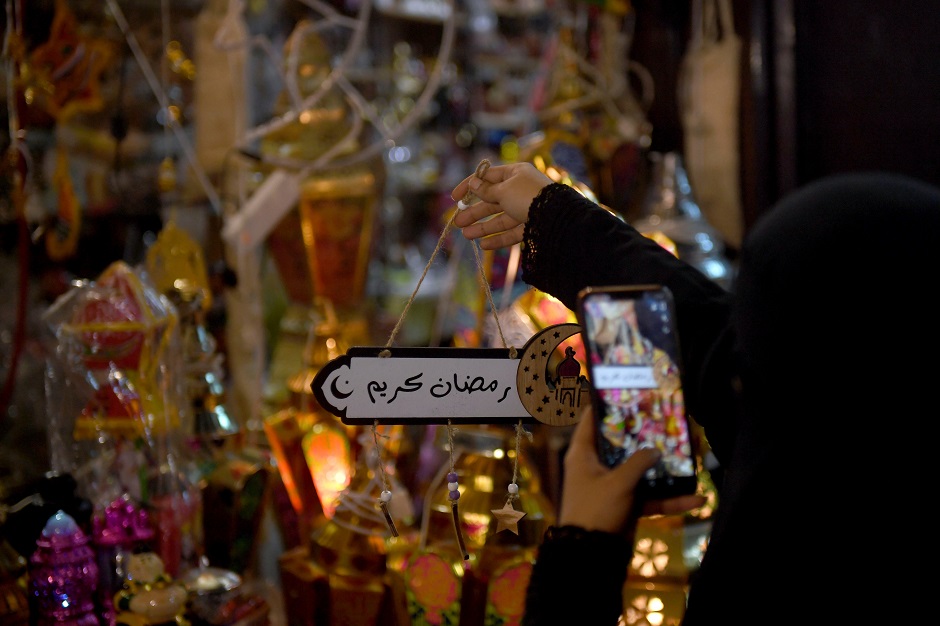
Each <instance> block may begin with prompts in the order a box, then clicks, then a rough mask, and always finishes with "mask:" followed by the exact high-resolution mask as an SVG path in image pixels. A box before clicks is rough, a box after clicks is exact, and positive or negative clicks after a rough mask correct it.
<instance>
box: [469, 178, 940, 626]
mask: <svg viewBox="0 0 940 626" xmlns="http://www.w3.org/2000/svg"><path fill="white" fill-rule="evenodd" d="M468 192H472V193H473V195H474V196H476V198H478V199H479V201H478V202H475V203H473V204H471V205H470V206H469V207H467V208H465V209H463V210H460V211H458V214H457V215H456V216H455V219H454V223H455V225H456V226H458V227H460V228H462V229H463V234H464V235H465V236H466V237H467V238H469V239H476V240H479V243H480V245H481V247H482V248H483V249H486V250H492V249H496V248H502V247H507V246H511V245H514V244H516V243H522V244H523V262H522V267H523V279H524V280H525V281H526V282H527V283H529V284H530V285H532V286H534V287H537V288H539V289H541V290H543V291H545V292H547V293H550V294H552V295H554V296H556V297H557V298H559V299H560V300H561V301H562V302H563V303H564V304H565V305H566V306H568V307H569V308H572V309H573V308H574V306H575V298H576V295H577V293H578V291H579V290H580V289H582V288H583V287H586V286H590V285H617V284H640V283H660V284H664V285H666V286H667V287H669V288H670V289H671V290H672V292H673V296H674V298H675V302H676V317H677V320H678V324H679V337H680V346H681V349H682V360H683V363H684V365H685V373H684V377H683V383H684V387H685V394H686V395H685V398H686V403H687V407H688V410H689V414H690V415H691V416H692V418H693V419H695V420H696V421H697V422H698V423H699V424H701V425H702V426H703V427H704V430H705V433H706V436H707V438H708V442H709V445H710V446H711V448H712V450H713V452H714V453H715V455H716V456H717V458H718V459H719V461H720V462H721V465H722V469H723V481H722V484H721V486H720V490H719V504H718V508H717V511H716V514H715V517H714V523H713V527H712V532H711V538H710V542H709V546H708V548H707V550H706V552H705V556H704V558H703V561H702V564H701V567H700V568H699V570H698V571H697V572H696V573H695V574H694V575H693V577H692V579H691V581H690V592H689V598H688V606H687V611H686V614H685V618H684V624H685V625H686V626H690V625H698V624H707V625H712V624H776V623H835V622H839V623H845V620H847V619H851V620H852V621H853V623H876V622H877V623H882V622H883V620H885V619H887V620H888V621H890V622H892V623H898V621H899V618H901V619H904V618H905V616H906V618H908V619H910V620H915V619H922V618H923V615H925V613H924V611H925V609H924V608H923V604H922V603H921V602H920V597H919V596H918V595H917V594H918V593H919V592H920V591H921V590H923V593H925V594H926V593H928V592H927V590H928V589H931V591H930V593H931V594H932V585H931V586H929V587H928V586H926V583H927V580H926V578H925V577H923V576H922V575H921V574H919V572H920V571H922V570H923V566H924V564H925V562H932V559H931V558H928V557H927V555H928V554H930V555H932V554H935V552H936V551H935V550H933V549H932V548H931V549H930V550H929V552H928V551H927V550H928V549H927V546H928V545H932V543H931V539H930V537H929V533H928V532H927V529H930V528H933V526H934V524H933V518H932V516H930V514H929V513H928V512H927V510H926V509H929V508H931V507H920V506H912V505H913V504H914V503H918V502H922V501H923V500H924V499H925V495H926V494H927V493H929V490H930V489H931V488H932V487H933V485H934V484H935V482H936V478H935V477H936V475H937V465H938V464H937V462H936V460H935V459H937V458H938V455H937V452H936V449H937V444H936V438H935V436H934V435H933V432H934V426H933V424H934V422H935V421H936V417H937V416H938V414H940V411H938V410H937V408H936V402H935V400H934V399H933V394H932V393H931V391H932V389H933V388H934V387H935V386H936V384H937V379H938V375H937V373H938V368H937V366H936V365H935V362H936V358H937V355H938V354H940V323H938V322H940V320H938V316H937V315H936V313H935V310H934V309H933V307H932V305H930V304H929V303H930V302H932V298H927V297H926V296H927V294H928V293H929V291H930V290H931V288H932V287H933V286H934V283H935V282H936V280H937V278H936V277H937V276H940V262H938V259H940V255H938V253H940V190H938V189H936V188H934V187H931V186H929V185H927V184H924V183H922V182H919V181H916V180H912V179H909V178H905V177H902V176H897V175H892V174H886V173H875V172H872V173H858V174H846V175H841V176H835V177H832V178H828V179H824V180H820V181H817V182H814V183H812V184H809V185H807V186H806V187H805V188H803V189H800V190H798V191H796V192H794V193H793V194H791V195H790V196H788V197H787V198H784V199H783V200H782V201H781V202H779V203H778V204H777V205H776V206H775V207H773V208H772V209H771V210H769V211H768V212H767V213H766V214H765V215H764V216H762V218H761V219H760V220H759V221H758V223H757V224H755V225H754V226H753V228H752V229H751V231H750V232H749V233H748V236H747V237H746V240H745V242H744V244H743V246H742V250H741V256H740V260H739V268H738V277H737V281H736V284H735V288H734V292H733V293H730V292H727V291H725V290H723V289H722V288H720V287H719V286H718V285H717V284H715V283H714V282H712V281H710V280H709V279H708V278H707V277H705V276H704V275H702V274H701V273H699V272H698V271H697V270H696V269H695V268H693V267H691V266H690V265H687V264H686V263H684V262H683V261H682V260H680V259H677V258H675V257H674V256H672V255H671V254H670V253H669V252H667V251H666V250H665V249H663V248H661V247H660V246H659V245H658V244H656V243H655V242H653V241H652V240H650V239H648V238H646V237H644V236H643V235H641V234H640V233H639V232H637V231H636V230H635V229H633V228H632V227H631V226H629V225H628V224H626V223H625V222H624V221H622V220H621V219H619V218H618V217H616V216H614V215H612V214H611V213H610V212H608V211H607V210H605V209H603V208H601V207H599V206H597V205H595V204H594V203H592V202H591V201H589V200H587V199H586V198H584V197H583V196H581V195H580V194H579V193H578V192H577V191H575V190H574V189H572V188H570V187H567V186H565V185H560V184H557V183H552V181H551V180H550V179H548V178H547V177H546V176H544V175H543V174H542V173H540V172H539V171H538V170H537V169H536V168H535V167H534V166H532V165H531V164H528V163H515V164H508V165H499V166H494V167H491V168H489V169H488V170H486V171H485V172H484V173H483V176H482V178H481V177H477V176H470V177H468V178H467V179H465V180H464V181H462V182H461V183H460V184H459V185H457V187H456V188H455V189H454V190H453V192H452V197H454V198H464V197H465V195H466V194H467V193H468ZM460 206H464V204H463V203H461V205H460ZM578 430H579V431H580V430H582V429H581V428H580V426H579V429H578ZM585 441H586V439H583V438H582V439H578V438H577V437H574V438H573V439H572V448H573V451H572V452H570V453H569V455H568V457H567V458H566V463H565V474H566V476H565V478H564V481H565V484H564V486H563V496H562V505H561V508H560V512H559V517H558V523H559V525H561V526H567V527H578V528H580V532H579V531H575V530H572V529H570V528H569V529H568V530H566V531H564V532H555V531H553V532H550V533H549V534H548V535H547V536H546V538H545V541H544V543H543V545H542V547H541V548H540V553H539V559H538V561H537V563H536V566H535V571H534V572H533V578H532V584H531V585H530V588H529V592H528V596H527V611H526V622H525V623H527V624H556V623H557V624H562V623H578V624H582V623H583V624H615V623H616V617H617V611H616V607H617V603H619V602H620V597H619V596H620V594H619V591H620V589H621V588H622V584H623V582H624V579H625V576H626V563H627V562H628V561H629V554H627V555H626V556H622V554H621V552H622V551H623V542H624V538H627V539H629V538H630V536H631V535H632V532H633V529H634V527H635V521H636V515H637V514H639V513H642V512H649V509H648V508H647V509H646V510H645V511H644V510H642V509H640V507H639V505H638V504H637V503H634V502H633V491H632V489H633V487H634V486H635V481H634V480H633V477H634V475H635V473H636V472H640V473H642V471H643V469H645V467H648V464H649V463H653V462H655V460H650V459H647V458H645V456H644V457H641V458H638V459H636V460H635V461H633V462H632V464H631V465H630V466H629V467H621V468H616V469H614V470H611V472H617V474H618V476H617V477H616V478H607V477H608V476H610V475H611V474H609V473H608V470H605V469H602V468H599V467H597V466H596V465H595V464H594V463H593V462H591V461H589V460H588V459H587V458H585V455H584V454H583V449H582V448H583V446H584V445H586V444H585ZM579 442H580V443H579ZM576 446H577V447H576ZM587 456H590V455H587ZM600 479H604V480H609V481H610V482H612V483H617V481H618V480H620V481H621V482H620V483H619V484H620V489H618V490H617V491H616V492H613V493H612V494H610V495H609V496H605V495H603V494H600V493H598V492H597V490H596V488H595V487H594V485H596V484H598V483H597V481H598V480H600ZM571 499H576V500H577V505H576V506H575V505H572V504H571V503H570V500H571ZM640 504H644V503H640ZM691 504H693V503H692V502H690V501H688V500H684V501H668V502H665V503H657V504H656V506H657V507H658V508H659V511H660V512H662V511H665V512H678V511H681V510H685V509H684V508H683V507H688V506H689V505H691ZM645 506H647V507H649V506H652V503H645ZM575 509H577V514H574V512H573V511H574V510H575ZM611 509H615V511H611ZM628 545H629V544H628ZM626 551H627V552H629V548H627V550H626ZM615 553H616V554H617V558H616V559H615V562H613V563H611V555H612V554H615ZM591 562H601V563H605V565H604V566H603V568H602V570H588V571H578V572H565V571H561V570H563V569H564V568H566V567H568V566H569V565H570V564H571V563H579V564H581V566H583V565H584V564H587V563H591ZM621 565H622V566H623V567H621ZM611 576H616V580H614V581H609V580H607V578H609V577H611ZM570 585H576V588H575V589H576V590H577V592H578V593H579V594H581V595H579V596H577V597H574V598H573V597H572V596H570V595H567V594H566V593H565V592H566V589H568V590H570V589H571V587H570ZM892 585H894V586H896V591H897V592H898V594H899V595H898V596H891V597H895V598H898V599H901V598H903V600H901V601H900V602H891V601H889V603H888V604H890V608H888V607H885V608H886V613H882V612H880V611H879V610H874V609H873V606H872V605H873V603H874V604H877V602H876V600H877V598H888V596H884V595H876V594H875V593H874V592H875V590H876V589H877V590H883V593H887V594H889V595H890V592H891V589H892ZM911 592H914V594H913V595H911ZM610 595H616V596H617V597H616V598H614V599H611V598H610V597H609V596H610ZM925 597H930V596H929V595H925ZM600 606H603V607H606V610H604V611H600V609H598V608H597V607H600ZM575 610H579V611H582V613H581V614H580V617H578V615H579V614H577V613H573V612H572V611H575ZM594 610H598V611H600V612H598V613H593V611H594ZM566 611H568V612H567V613H566ZM584 611H588V612H589V613H583V612H584ZM888 615H890V617H888ZM566 619H572V620H574V621H566Z"/></svg>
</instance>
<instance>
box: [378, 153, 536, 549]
mask: <svg viewBox="0 0 940 626" xmlns="http://www.w3.org/2000/svg"><path fill="white" fill-rule="evenodd" d="M489 168H490V161H489V160H488V159H483V160H482V161H480V164H479V165H477V169H476V171H475V172H474V175H475V176H476V177H477V178H480V179H482V178H483V175H484V174H486V170H488V169H489ZM473 200H474V195H473V193H472V192H470V191H467V194H466V195H465V196H464V197H463V198H462V199H461V200H460V201H459V202H458V203H457V208H458V210H462V209H465V208H467V207H468V206H470V204H471V203H472V202H473ZM454 216H456V213H454V215H451V217H450V219H449V220H447V222H446V223H445V224H444V228H443V230H442V231H441V235H440V237H439V238H438V240H437V245H436V246H435V247H434V251H433V252H432V253H431V258H430V259H428V263H427V265H425V267H424V271H423V272H422V273H421V276H420V277H419V278H418V283H417V284H416V285H415V288H414V291H412V292H411V296H410V297H409V298H408V301H407V302H406V303H405V306H404V308H403V309H402V313H401V315H400V316H399V318H398V321H397V322H396V323H395V327H394V328H392V332H391V333H389V337H388V341H387V342H386V343H385V348H384V349H383V350H382V351H381V352H379V357H381V358H390V357H391V356H392V351H391V349H390V348H391V347H392V346H393V345H394V343H395V338H396V337H397V336H398V333H399V331H400V330H401V327H402V325H403V324H404V323H405V317H406V316H407V315H408V310H409V309H410V308H411V305H412V304H413V303H414V301H415V298H417V295H418V290H419V289H420V288H421V283H422V282H424V279H425V277H426V276H427V275H428V272H429V271H430V269H431V266H432V265H433V264H434V259H435V258H436V257H437V254H438V253H439V252H440V251H441V248H443V246H444V242H445V241H446V240H447V235H448V233H449V232H450V229H451V227H452V226H453V223H454ZM473 254H474V258H475V260H476V265H477V270H478V272H479V278H480V284H481V286H482V287H483V289H484V291H485V292H486V299H487V302H489V305H490V309H491V310H492V311H493V318H494V319H495V320H496V328H497V331H498V332H499V338H500V341H502V344H503V347H509V357H510V358H513V359H514V358H516V348H515V346H507V342H506V337H505V335H504V334H503V329H502V326H501V325H500V323H499V315H498V312H497V308H496V303H495V302H494V301H493V292H492V291H491V290H490V285H489V281H488V280H487V277H486V268H485V267H484V264H483V257H482V255H481V253H480V245H479V243H478V242H477V241H474V242H473ZM377 426H378V420H375V423H374V424H373V426H372V434H373V437H378V434H377V430H376V428H377ZM454 430H455V429H454V426H453V424H452V423H451V421H450V420H447V441H448V447H449V448H450V472H448V474H447V488H448V498H449V499H450V501H451V512H452V513H453V519H454V532H455V533H456V535H457V544H458V545H459V546H460V553H461V554H462V555H463V558H464V560H467V559H469V558H470V555H469V554H468V553H467V548H466V544H465V543H464V538H463V532H462V531H461V529H460V512H459V511H458V507H457V500H459V499H460V489H459V486H460V485H459V483H458V482H457V478H458V477H457V471H456V468H455V460H454V437H453V435H454ZM520 431H521V432H525V430H524V429H522V423H521V422H520V423H519V426H518V427H517V431H516V461H515V463H518V458H519V439H520V434H521V432H520ZM526 434H529V433H526ZM529 436H530V437H531V435H529ZM379 450H380V448H379V445H378V440H377V439H376V454H379ZM379 467H380V468H381V472H382V478H383V480H384V485H385V489H384V490H383V491H382V495H381V497H380V498H379V505H380V506H381V507H382V512H383V513H384V514H385V520H386V522H387V523H388V526H389V529H390V530H391V531H392V535H393V536H396V537H397V536H398V531H397V530H396V529H395V524H394V522H393V520H392V518H391V515H390V514H389V512H388V502H389V500H391V499H392V492H391V491H390V490H389V485H388V477H387V476H386V474H385V467H384V465H383V463H382V462H381V458H380V459H379ZM517 471H518V467H517V466H516V467H514V468H513V482H512V484H510V486H509V489H510V497H509V502H512V499H513V498H515V497H518V493H519V487H518V485H516V472H517Z"/></svg>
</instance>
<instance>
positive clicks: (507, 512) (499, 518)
mask: <svg viewBox="0 0 940 626" xmlns="http://www.w3.org/2000/svg"><path fill="white" fill-rule="evenodd" d="M490 513H492V514H493V516H494V517H496V522H497V523H496V532H499V531H501V530H511V531H512V532H514V533H515V534H517V535H518V534H519V520H521V519H522V518H523V517H525V515H526V514H525V513H523V512H522V511H517V510H515V509H514V508H512V502H509V501H507V502H506V504H504V505H503V508H501V509H490Z"/></svg>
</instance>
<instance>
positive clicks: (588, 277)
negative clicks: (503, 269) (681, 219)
mask: <svg viewBox="0 0 940 626" xmlns="http://www.w3.org/2000/svg"><path fill="white" fill-rule="evenodd" d="M522 272H523V273H522V277H523V279H524V280H525V281H526V282H527V283H528V284H529V285H532V286H533V287H535V288H537V289H540V290H542V291H544V292H546V293H549V294H551V295H553V296H555V297H556V298H558V299H559V300H560V301H561V302H562V303H563V304H564V305H565V306H567V307H568V308H569V309H571V310H572V311H573V310H575V306H576V301H577V295H578V292H579V291H580V290H581V289H583V288H584V287H587V286H602V285H638V284H660V285H665V286H667V287H668V288H669V289H670V291H672V294H673V297H674V299H675V303H676V318H677V323H678V327H679V345H680V350H681V353H682V364H683V372H684V373H683V385H684V387H685V399H686V406H687V407H688V410H689V414H690V415H691V416H692V417H693V419H695V420H696V421H697V422H698V423H699V424H701V425H702V426H703V427H704V428H705V433H706V436H707V437H708V440H709V444H710V445H711V447H712V449H713V450H714V452H715V454H716V456H717V457H718V458H719V460H721V461H723V462H725V461H726V459H727V454H728V453H729V451H730V446H731V443H732V438H733V433H734V431H735V420H736V415H737V410H738V407H737V405H736V403H735V400H734V398H735V397H736V396H735V394H734V391H733V384H734V380H735V367H736V365H735V363H736V361H735V357H734V354H733V348H734V345H733V344H734V341H733V337H732V334H731V332H730V326H729V324H730V311H731V294H730V293H729V292H727V291H726V290H724V289H723V288H722V287H721V286H720V285H718V284H717V283H716V282H715V281H713V280H711V279H710V278H708V277H707V276H705V275H704V274H703V273H701V272H700V271H699V270H698V269H696V268H695V267H693V266H691V265H689V264H688V263H685V262H684V261H682V260H680V259H678V258H676V257H675V256H674V255H673V254H672V253H671V252H669V251H668V250H666V249H665V248H663V247H662V246H660V245H659V244H658V243H656V242H655V241H653V240H652V239H650V238H649V237H646V236H645V235H643V234H642V233H640V232H639V231H637V230H636V229H635V228H633V227H632V226H630V225H629V224H628V223H626V222H625V221H624V220H623V219H621V218H620V217H619V216H617V215H615V214H614V213H612V212H610V211H608V210H607V209H604V208H603V207H601V206H599V205H597V204H595V203H594V202H592V201H591V200H590V199H588V198H586V197H584V196H583V195H581V194H580V193H579V192H578V191H577V190H576V189H574V188H573V187H571V186H569V185H565V184H562V183H553V184H551V185H548V186H547V187H545V188H543V189H542V191H541V192H540V193H539V195H538V196H536V198H535V199H534V200H533V201H532V206H531V207H530V209H529V218H528V221H527V222H526V226H525V233H524V235H523V258H522Z"/></svg>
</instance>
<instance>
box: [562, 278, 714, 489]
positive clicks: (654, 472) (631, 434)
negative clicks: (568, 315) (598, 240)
mask: <svg viewBox="0 0 940 626" xmlns="http://www.w3.org/2000/svg"><path fill="white" fill-rule="evenodd" d="M577 309H578V310H577V311H576V314H577V316H578V322H579V324H580V325H581V336H582V341H583V343H584V350H585V360H586V366H587V373H588V379H589V382H590V386H591V399H592V402H593V403H594V423H595V432H596V439H597V453H598V456H599V457H600V459H601V461H603V462H604V463H605V464H606V465H607V466H608V467H613V466H615V465H617V464H619V463H622V462H623V461H624V460H626V459H627V458H628V457H629V456H630V455H631V454H632V453H633V452H635V451H636V450H639V449H640V448H647V447H656V448H659V450H660V451H661V452H662V459H661V460H660V462H659V463H658V464H657V465H656V466H655V467H652V468H650V469H649V470H648V471H647V473H646V475H645V476H644V478H643V480H642V481H641V483H640V490H641V493H642V494H643V496H644V497H646V498H657V499H658V498H667V497H670V496H674V495H680V494H689V493H694V492H695V489H696V486H697V478H696V464H695V456H694V454H693V451H692V441H691V433H690V428H689V418H688V415H687V414H686V411H685V401H684V397H683V390H682V379H681V374H682V369H681V368H682V363H681V360H680V352H679V336H678V331H677V328H676V314H675V304H674V302H673V297H672V292H670V291H669V289H668V288H667V287H665V286H662V285H631V286H623V287H587V288H585V289H583V290H582V291H581V292H580V293H579V294H578V305H577Z"/></svg>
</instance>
